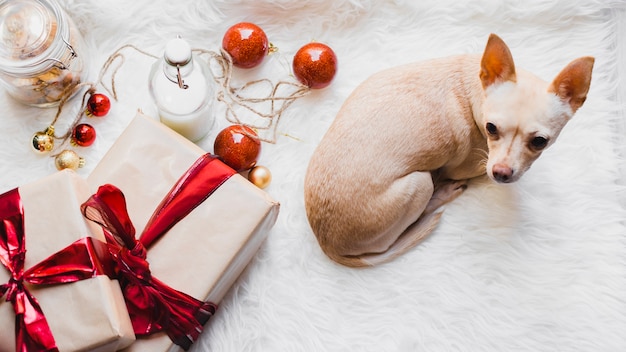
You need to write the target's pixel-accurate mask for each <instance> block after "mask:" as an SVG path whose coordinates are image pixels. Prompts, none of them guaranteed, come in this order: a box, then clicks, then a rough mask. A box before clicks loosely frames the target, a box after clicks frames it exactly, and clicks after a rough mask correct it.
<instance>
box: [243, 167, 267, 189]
mask: <svg viewBox="0 0 626 352" xmlns="http://www.w3.org/2000/svg"><path fill="white" fill-rule="evenodd" d="M248 180H250V182H252V183H253V184H254V185H255V186H257V187H259V188H265V187H267V186H269V184H270V182H271V181H272V173H271V172H270V170H269V169H268V168H266V167H265V166H255V167H253V168H252V169H251V170H250V172H249V173H248Z"/></svg>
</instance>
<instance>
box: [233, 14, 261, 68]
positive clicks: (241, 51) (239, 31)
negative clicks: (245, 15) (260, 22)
mask: <svg viewBox="0 0 626 352" xmlns="http://www.w3.org/2000/svg"><path fill="white" fill-rule="evenodd" d="M222 47H223V48H224V50H226V52H227V53H228V54H229V55H230V56H231V57H232V58H233V65H234V66H237V67H240V68H252V67H255V66H257V65H259V64H260V63H261V61H263V58H265V56H267V53H268V52H269V48H270V45H269V42H268V40H267V36H266V35H265V32H264V31H263V30H262V29H261V28H260V27H259V26H257V25H255V24H253V23H249V22H241V23H237V24H236V25H234V26H232V27H230V28H229V29H228V30H227V31H226V33H225V34H224V38H223V39H222Z"/></svg>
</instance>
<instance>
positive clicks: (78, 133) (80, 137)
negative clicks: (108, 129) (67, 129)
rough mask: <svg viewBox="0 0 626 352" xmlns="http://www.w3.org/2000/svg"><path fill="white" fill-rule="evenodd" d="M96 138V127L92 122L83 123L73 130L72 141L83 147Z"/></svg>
mask: <svg viewBox="0 0 626 352" xmlns="http://www.w3.org/2000/svg"><path fill="white" fill-rule="evenodd" d="M95 140H96V129H95V128H93V126H91V125H90V124H87V123H81V124H80V125H76V127H74V129H73V130H72V139H71V141H72V143H73V144H75V145H79V146H81V147H88V146H90V145H92V144H93V142H94V141H95Z"/></svg>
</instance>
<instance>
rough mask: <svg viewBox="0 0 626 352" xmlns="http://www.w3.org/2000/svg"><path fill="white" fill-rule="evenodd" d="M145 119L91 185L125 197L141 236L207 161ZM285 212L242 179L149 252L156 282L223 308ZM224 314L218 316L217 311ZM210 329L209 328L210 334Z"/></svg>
mask: <svg viewBox="0 0 626 352" xmlns="http://www.w3.org/2000/svg"><path fill="white" fill-rule="evenodd" d="M205 153H206V152H205V151H203V150H202V149H201V148H200V147H198V146H197V145H195V144H193V143H191V142H190V141H188V140H187V139H185V138H184V137H182V136H180V135H179V134H177V133H176V132H174V131H173V130H171V129H169V128H168V127H166V126H165V125H163V124H161V123H160V122H157V121H155V120H153V119H151V118H149V117H147V116H145V115H143V114H141V113H137V116H135V118H134V119H133V120H132V121H131V123H130V124H129V125H128V127H127V128H126V130H125V131H124V132H123V133H122V134H121V135H120V137H119V138H118V139H117V140H116V142H115V143H114V144H113V146H112V147H111V149H110V150H109V151H108V152H107V154H106V155H105V156H104V157H103V159H102V160H101V161H100V163H99V164H98V165H97V166H96V168H95V169H94V170H93V172H92V173H91V175H89V177H88V183H89V184H90V186H91V187H92V191H93V192H95V191H96V190H97V188H98V187H99V186H100V185H102V184H106V183H110V184H113V185H115V186H117V187H118V188H119V189H121V190H122V192H123V193H124V195H125V197H126V202H127V207H128V212H129V214H130V218H131V220H132V221H133V224H134V226H135V228H136V229H137V234H138V236H139V234H141V232H142V231H143V228H144V227H145V225H146V223H147V222H148V220H149V218H150V216H151V215H152V212H153V211H154V210H155V209H156V207H157V206H158V205H159V203H160V202H161V200H162V199H163V198H164V196H165V195H166V194H167V192H168V191H169V190H170V188H171V187H172V186H173V185H174V184H175V183H176V181H177V180H178V178H179V177H180V176H181V175H182V174H183V173H184V172H185V171H186V170H187V169H188V168H189V167H190V166H191V165H192V164H193V163H194V162H195V161H196V159H197V158H198V157H200V156H201V155H203V154H205ZM278 210H279V204H278V203H277V202H276V201H274V200H273V199H272V198H271V197H269V195H268V194H267V193H265V192H264V191H262V190H260V189H259V188H257V187H256V186H254V185H253V184H252V183H250V182H249V181H248V180H246V179H245V178H243V177H242V176H241V175H239V174H235V175H233V176H232V177H231V178H230V179H228V180H227V181H226V182H225V183H224V184H222V185H221V186H220V187H219V188H218V189H217V190H216V191H215V192H214V193H213V194H212V195H211V196H210V197H209V198H208V199H207V200H206V201H205V202H204V203H202V204H201V205H200V206H198V207H197V208H196V209H195V210H194V211H192V212H191V213H190V214H189V215H187V216H186V217H185V218H184V219H183V220H182V221H180V222H179V223H178V224H176V225H175V226H174V227H173V228H172V229H171V230H170V231H169V232H168V233H167V234H165V236H163V237H162V238H161V239H160V240H158V241H157V242H156V243H155V244H154V245H153V246H151V247H150V248H148V257H147V260H148V263H150V269H151V272H152V275H153V276H154V277H156V278H158V279H159V280H161V281H163V282H165V283H166V284H168V285H169V286H171V287H172V288H174V289H177V290H179V291H182V292H184V293H186V294H188V295H191V296H193V297H194V298H196V299H199V300H205V301H211V302H214V303H219V301H220V300H221V299H222V297H224V295H225V294H226V292H227V291H228V289H229V288H230V287H231V286H232V284H233V283H234V281H235V280H236V279H237V278H238V277H239V275H240V274H241V272H242V271H243V270H244V268H245V267H246V265H247V264H248V262H249V261H250V260H251V259H252V257H253V256H254V254H255V253H256V251H257V250H258V248H259V247H260V245H261V243H262V242H263V241H264V240H265V238H266V237H267V232H268V231H269V229H270V228H271V227H272V226H273V225H274V222H275V221H276V217H277V216H278ZM218 311H219V308H218ZM210 324H211V321H210V320H209V322H208V323H207V325H206V326H205V328H206V327H207V326H208V325H210ZM127 350H128V351H146V352H155V351H170V350H171V351H176V350H180V349H179V348H178V346H176V345H174V344H173V343H172V342H171V341H170V339H169V338H168V337H167V335H165V334H164V333H159V334H155V335H153V336H150V337H148V338H141V339H138V340H137V341H136V342H135V343H133V344H132V345H131V346H130V347H129V348H128V349H127Z"/></svg>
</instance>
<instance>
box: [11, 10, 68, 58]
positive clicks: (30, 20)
mask: <svg viewBox="0 0 626 352" xmlns="http://www.w3.org/2000/svg"><path fill="white" fill-rule="evenodd" d="M56 18H57V16H56V14H55V11H54V9H53V8H52V7H51V5H49V3H48V2H45V3H44V2H43V1H34V0H10V1H0V64H1V65H2V66H13V65H15V64H16V62H22V64H24V62H23V61H31V60H32V58H35V57H37V56H38V55H40V54H41V53H43V52H45V51H46V50H47V49H48V48H50V46H51V44H52V42H53V41H54V39H55V37H56V35H57V31H58V22H57V19H56ZM29 59H31V60H29Z"/></svg>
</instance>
